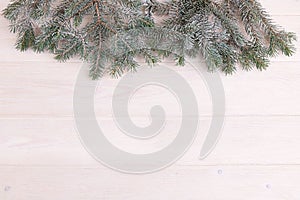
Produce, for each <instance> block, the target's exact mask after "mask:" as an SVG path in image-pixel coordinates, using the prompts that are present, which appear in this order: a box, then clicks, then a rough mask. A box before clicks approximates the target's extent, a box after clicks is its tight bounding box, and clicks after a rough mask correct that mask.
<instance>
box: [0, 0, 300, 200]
mask: <svg viewBox="0 0 300 200" xmlns="http://www.w3.org/2000/svg"><path fill="white" fill-rule="evenodd" d="M7 4H8V0H1V2H0V9H1V10H2V9H3V8H4V7H5V6H6V5H7ZM262 4H263V5H264V6H265V7H266V8H267V10H269V11H270V13H271V14H272V16H273V17H274V19H275V20H276V21H277V22H278V23H280V24H281V25H282V26H283V27H285V28H286V29H287V30H289V31H295V32H296V33H297V35H298V37H299V36H300V1H298V0H286V1H284V2H282V1H274V0H273V1H272V0H262ZM7 26H8V22H7V21H6V20H5V19H4V18H3V17H2V16H1V17H0V44H1V46H0V55H1V57H0V199H1V200H2V199H3V200H41V199H43V200H48V199H49V200H50V199H51V200H52V199H56V200H65V199H73V200H77V199H82V200H94V199H99V200H104V199H105V200H106V199H107V200H119V199H120V200H121V199H122V200H124V199H130V200H135V199H136V200H140V199H147V200H148V199H149V200H150V199H151V200H152V199H153V200H158V199H162V200H165V199H178V200H185V199H189V200H196V199H204V200H206V199H211V200H229V199H230V200H235V199H236V200H240V199H247V200H252V199H253V200H260V199H261V200H268V199H270V200H274V199H275V200H277V199H278V200H282V199H287V200H294V199H295V200H296V199H299V198H300V134H299V133H300V103H299V102H300V89H299V87H300V67H299V66H300V57H299V56H300V54H299V51H298V52H297V54H296V55H295V56H293V57H291V58H285V57H282V56H281V57H278V58H276V59H272V64H271V67H270V68H269V69H268V70H267V71H265V72H258V71H252V72H243V71H239V72H238V73H237V74H235V75H233V76H227V77H226V76H224V75H221V76H222V77H221V78H222V81H223V84H224V88H225V94H226V121H225V126H224V129H223V135H222V138H221V139H220V141H219V143H218V145H217V147H216V148H215V150H214V151H213V152H212V154H210V156H209V157H207V158H206V159H205V160H198V159H197V157H198V155H199V153H200V149H201V146H202V143H203V141H204V138H205V134H206V133H207V129H208V126H209V123H210V118H211V102H210V98H209V95H208V92H207V89H206V88H205V85H204V84H203V82H202V81H201V80H199V78H198V77H197V76H196V75H195V73H194V70H193V68H192V67H191V66H186V67H183V68H176V70H177V71H178V72H179V73H180V74H181V75H183V76H186V77H189V79H188V80H189V83H190V84H191V86H192V87H193V88H194V90H195V94H196V96H197V97H198V98H197V100H198V103H199V105H200V106H199V107H200V113H199V114H200V128H199V130H198V137H197V139H196V141H195V142H194V144H193V145H192V147H191V148H190V149H189V151H188V152H187V153H186V154H185V155H184V156H183V157H182V158H181V159H180V160H179V161H178V162H177V163H176V164H175V165H173V166H171V167H169V168H167V169H165V170H162V171H160V172H157V173H154V174H147V175H138V176H137V175H129V174H122V173H118V172H115V171H112V170H110V169H107V168H106V167H104V166H102V165H101V164H99V163H98V162H96V161H95V160H94V159H93V158H92V157H91V156H90V155H89V154H88V153H87V152H86V151H85V149H84V148H83V146H82V145H81V143H80V140H79V138H78V137H77V133H76V129H75V124H74V120H73V110H72V96H73V90H74V83H75V79H76V75H77V73H78V70H79V69H80V67H81V62H80V61H78V60H72V61H70V62H67V63H57V62H56V61H54V60H53V59H52V57H51V55H47V54H34V53H32V52H25V53H20V52H18V51H16V50H15V49H14V41H15V36H14V35H12V34H10V33H9V31H8V28H7ZM297 48H298V49H300V42H299V41H298V42H297ZM192 64H196V63H195V62H192ZM165 65H171V64H169V63H167V62H166V63H165ZM117 82H118V80H115V79H111V78H109V77H105V78H103V79H102V80H101V84H100V86H99V87H98V90H97V93H96V97H95V98H96V105H95V108H96V114H97V117H98V121H99V123H102V124H103V126H102V128H103V129H104V130H108V131H109V134H107V137H108V138H109V139H110V140H111V141H113V142H114V143H115V144H116V145H118V146H119V147H120V148H123V149H125V150H127V151H134V152H136V151H141V152H150V151H154V150H155V149H158V148H161V147H163V146H164V145H166V143H167V142H168V141H169V140H171V139H172V138H174V134H172V133H174V132H176V128H177V126H176V124H178V121H179V120H180V117H181V116H180V113H179V112H178V109H177V108H178V105H176V101H174V99H172V96H171V95H169V94H168V93H167V92H164V91H160V90H159V89H157V88H155V87H153V88H148V89H145V90H142V91H140V92H139V93H138V95H137V96H136V98H135V100H134V103H133V104H132V105H131V106H132V107H131V112H130V114H131V116H132V118H133V120H134V121H135V122H136V123H137V124H139V123H140V124H147V123H149V119H148V117H147V115H148V112H149V110H148V108H149V107H151V105H152V103H153V102H155V103H159V104H161V105H163V106H164V108H165V109H166V111H168V112H167V113H168V120H167V126H166V132H167V133H170V134H166V133H163V134H162V135H161V136H159V137H157V138H153V139H151V140H150V141H143V142H142V143H137V142H136V141H134V140H133V139H128V138H126V137H125V136H124V135H122V134H121V133H120V132H119V131H118V129H117V128H116V127H115V125H114V121H113V118H112V114H111V109H110V106H109V105H110V100H111V95H112V90H113V88H114V86H115V85H116V83H117ZM145 105H146V106H145ZM188 117H193V116H188ZM108 131H107V132H108ZM142 147H143V148H142Z"/></svg>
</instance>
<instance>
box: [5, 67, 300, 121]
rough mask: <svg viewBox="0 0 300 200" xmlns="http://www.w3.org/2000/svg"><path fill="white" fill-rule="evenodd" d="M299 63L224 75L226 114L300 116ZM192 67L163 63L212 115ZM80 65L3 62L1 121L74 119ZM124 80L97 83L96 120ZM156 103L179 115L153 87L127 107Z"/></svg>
mask: <svg viewBox="0 0 300 200" xmlns="http://www.w3.org/2000/svg"><path fill="white" fill-rule="evenodd" d="M299 64H300V63H299V62H297V63H295V62H274V63H272V65H271V67H270V68H269V69H268V70H267V71H264V72H259V71H251V72H245V71H238V72H237V74H236V75H232V76H225V75H223V74H221V78H222V81H223V85H224V89H225V97H226V115H227V116H238V115H299V114H300V105H299V103H298V102H299V98H300V90H299V85H300V68H299V67H298V65H299ZM192 65H194V66H197V65H199V63H197V62H196V61H193V62H192V63H191V64H187V66H186V67H174V66H173V64H168V63H165V64H164V66H168V67H170V68H171V69H174V70H175V71H176V72H178V74H179V75H180V76H182V77H184V78H185V80H186V81H187V82H188V84H189V85H190V86H191V88H192V89H193V91H194V94H195V96H196V99H197V102H198V107H199V112H198V113H199V115H201V116H210V115H211V114H212V105H211V99H210V95H209V91H208V89H207V87H206V85H205V82H204V80H203V78H202V77H201V76H200V75H199V74H198V73H196V72H197V71H196V70H195V69H194V68H193V67H191V66H192ZM80 67H81V64H80V63H66V64H64V63H44V64H43V65H37V64H36V63H35V62H24V63H22V64H20V63H18V62H17V63H15V62H10V63H0V91H1V96H0V117H1V118H36V117H42V118H49V117H50V118H51V117H67V118H71V117H73V108H72V107H73V103H72V101H73V100H72V98H73V90H74V84H75V79H76V76H77V73H78V70H79V68H80ZM203 67H205V66H203ZM137 75H138V74H137ZM157 76H161V79H162V80H163V79H165V78H168V77H164V75H161V74H157ZM120 80H121V79H114V78H111V77H104V78H103V79H101V81H100V82H99V87H98V88H97V91H96V93H95V111H96V114H97V117H100V118H101V117H102V118H107V117H112V116H113V113H112V107H111V101H112V95H113V92H114V90H115V88H116V85H117V83H118V82H119V81H120ZM120 87H121V88H122V87H124V88H126V87H128V86H127V85H121V86H120ZM124 95H125V94H124ZM123 97H124V96H119V97H118V98H120V99H121V98H123ZM156 104H158V105H161V106H163V108H164V109H165V110H166V113H168V115H170V116H181V111H180V105H179V104H178V101H177V100H176V98H175V97H174V95H173V94H172V93H171V92H170V91H168V90H166V89H163V88H160V87H158V86H155V85H154V86H148V87H144V88H142V89H140V90H138V91H137V92H136V94H135V95H134V96H133V98H132V101H131V102H130V103H129V112H130V115H131V116H135V117H148V114H149V111H150V108H151V107H152V106H154V105H156ZM187 115H189V114H187Z"/></svg>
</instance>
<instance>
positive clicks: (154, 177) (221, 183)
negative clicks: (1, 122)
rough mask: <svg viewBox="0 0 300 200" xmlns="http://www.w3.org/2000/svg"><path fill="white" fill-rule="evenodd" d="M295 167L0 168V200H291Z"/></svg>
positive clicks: (299, 185) (297, 184) (295, 194)
mask: <svg viewBox="0 0 300 200" xmlns="http://www.w3.org/2000/svg"><path fill="white" fill-rule="evenodd" d="M299 169H300V168H299V166H242V167H234V166H217V167H199V166H197V167H192V166H191V167H186V166H185V167H172V168H170V169H168V170H164V171H161V172H158V173H155V174H148V175H140V176H138V175H129V174H120V173H117V172H114V171H111V170H109V169H105V168H102V167H99V168H98V167H97V168H74V167H71V168H70V167H63V168H61V167H59V168H57V167H0V177H1V179H0V185H1V187H2V188H1V189H2V190H1V192H0V198H1V199H4V200H14V199H18V200H29V199H30V200H40V199H44V200H50V199H51V200H52V199H57V200H63V199H74V200H79V199H99V200H123V199H131V200H140V199H145V200H157V199H174V200H182V199H191V200H196V199H199V198H201V199H232V200H240V199H249V200H254V199H259V200H260V199H264V200H282V199H289V200H296V199H298V197H299V193H300V189H299V188H300V181H299V180H300V173H299Z"/></svg>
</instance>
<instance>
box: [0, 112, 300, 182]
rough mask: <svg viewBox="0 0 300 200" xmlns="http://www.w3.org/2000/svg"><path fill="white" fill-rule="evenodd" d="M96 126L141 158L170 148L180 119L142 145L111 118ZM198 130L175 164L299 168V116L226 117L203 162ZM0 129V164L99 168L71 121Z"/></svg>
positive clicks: (22, 122)
mask: <svg viewBox="0 0 300 200" xmlns="http://www.w3.org/2000/svg"><path fill="white" fill-rule="evenodd" d="M132 120H133V121H134V122H135V123H136V125H138V126H146V125H148V124H150V123H151V122H150V120H149V119H147V118H134V119H132ZM98 123H99V125H100V127H101V129H102V131H103V133H104V134H105V136H106V137H107V138H108V139H109V141H111V143H112V144H113V145H115V146H117V147H118V148H120V149H123V150H125V151H127V152H131V153H139V154H141V153H142V154H146V153H151V152H156V151H158V150H161V149H163V148H164V147H166V146H167V145H168V144H170V142H171V141H173V140H174V138H175V137H176V135H177V134H178V131H179V128H180V126H181V119H177V118H167V120H166V124H165V126H164V128H163V129H162V132H161V133H160V134H159V135H158V136H156V137H154V138H151V139H148V140H137V139H133V138H131V137H128V136H126V135H125V134H124V133H123V132H122V131H120V129H119V128H118V127H117V125H116V124H115V121H114V119H98ZM198 126H199V128H198V131H197V138H196V140H195V141H194V143H193V144H192V146H191V147H190V149H189V150H188V151H187V152H186V154H185V155H184V156H183V157H182V158H181V159H180V160H179V161H177V162H176V165H199V166H214V165H300V153H299V152H300V151H299V148H300V147H299V143H300V136H299V131H300V117H227V118H226V119H225V125H224V128H223V131H222V133H221V139H220V140H219V142H218V144H217V146H216V148H215V149H214V150H213V152H212V153H211V154H210V155H209V156H208V157H207V158H206V159H204V160H199V159H198V158H199V154H200V150H201V148H202V145H203V142H204V139H205V137H206V134H207V132H208V129H209V126H210V119H209V118H207V119H205V118H202V119H201V120H200V122H199V125H198ZM0 127H1V132H0V137H1V141H0V151H1V154H0V165H17V166H18V165H26V166H99V165H101V164H100V163H98V162H96V161H95V160H94V159H93V158H92V156H91V155H90V154H88V153H87V151H86V150H85V148H84V146H83V145H82V144H81V142H80V139H79V137H78V135H77V134H78V132H77V131H76V127H75V123H74V121H72V120H59V119H19V120H18V119H14V120H11V119H2V120H1V121H0ZM0 180H1V179H0Z"/></svg>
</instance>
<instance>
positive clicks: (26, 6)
mask: <svg viewBox="0 0 300 200" xmlns="http://www.w3.org/2000/svg"><path fill="white" fill-rule="evenodd" d="M3 15H4V16H5V17H6V18H7V19H8V20H9V21H10V30H11V32H13V33H17V34H18V39H17V42H16V48H17V49H19V50H21V51H25V50H27V49H33V50H34V51H36V52H44V51H49V52H51V53H53V54H54V55H55V58H56V59H57V60H60V61H66V60H68V59H70V58H72V57H74V56H80V58H81V59H83V60H85V61H87V62H89V63H90V76H91V77H92V78H93V79H97V78H99V77H100V76H101V75H102V74H103V73H106V72H109V73H110V74H111V75H114V76H119V75H121V74H122V73H123V72H125V71H128V70H135V69H136V68H137V67H138V66H139V64H138V62H137V61H136V60H137V59H140V58H143V59H144V60H145V61H146V62H147V63H149V64H150V65H154V64H156V63H158V62H159V61H161V60H162V59H163V58H165V57H169V56H173V57H174V59H175V61H176V62H177V64H179V65H184V61H185V58H186V57H195V56H198V55H201V56H202V57H203V58H204V59H205V61H206V64H207V66H208V69H209V70H211V71H214V70H217V69H220V70H222V71H224V72H225V73H226V74H232V73H233V72H235V70H236V68H237V66H240V67H242V68H243V69H245V70H251V69H253V68H257V69H259V70H264V69H266V68H267V67H268V64H269V58H270V57H274V56H276V55H278V54H284V55H286V56H291V55H292V54H293V53H294V51H295V49H294V46H293V41H294V40H296V38H295V34H294V33H291V32H286V31H284V30H283V29H282V28H281V27H278V26H277V25H276V24H274V23H273V21H272V20H271V19H270V16H269V15H268V14H267V13H266V12H265V10H264V9H263V8H262V6H261V4H260V3H259V2H258V1H257V0H218V1H216V0H171V1H167V2H158V1H154V0H146V1H141V0H59V1H58V0H13V2H11V3H10V4H9V5H8V6H7V8H6V9H5V10H3ZM158 17H160V18H162V19H163V20H162V21H160V22H158V21H159V20H157V19H158Z"/></svg>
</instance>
